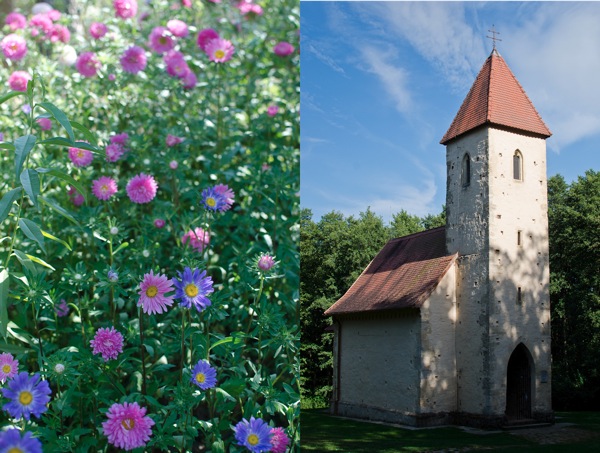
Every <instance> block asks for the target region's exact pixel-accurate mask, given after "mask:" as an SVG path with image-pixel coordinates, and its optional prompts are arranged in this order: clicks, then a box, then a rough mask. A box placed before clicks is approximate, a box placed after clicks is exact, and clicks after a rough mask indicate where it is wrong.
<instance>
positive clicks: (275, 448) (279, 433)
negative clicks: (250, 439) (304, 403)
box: [270, 428, 290, 453]
mask: <svg viewBox="0 0 600 453" xmlns="http://www.w3.org/2000/svg"><path fill="white" fill-rule="evenodd" d="M289 443H290V439H289V438H288V436H287V434H286V433H285V431H284V429H283V428H271V450H270V452H271V453H285V452H286V451H287V446H288V444H289Z"/></svg>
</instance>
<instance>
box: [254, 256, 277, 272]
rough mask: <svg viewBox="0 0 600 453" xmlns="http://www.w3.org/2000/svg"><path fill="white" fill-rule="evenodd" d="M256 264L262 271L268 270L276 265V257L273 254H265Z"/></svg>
mask: <svg viewBox="0 0 600 453" xmlns="http://www.w3.org/2000/svg"><path fill="white" fill-rule="evenodd" d="M256 265H257V266H258V269H259V270H260V271H262V272H268V271H270V270H271V269H272V268H273V266H275V259H274V257H272V256H271V255H268V254H263V255H261V256H260V257H259V258H258V262H257V263H256Z"/></svg>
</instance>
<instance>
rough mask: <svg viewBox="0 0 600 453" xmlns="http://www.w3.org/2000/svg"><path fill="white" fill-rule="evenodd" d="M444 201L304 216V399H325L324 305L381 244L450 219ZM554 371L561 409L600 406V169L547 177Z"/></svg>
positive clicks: (328, 349)
mask: <svg viewBox="0 0 600 453" xmlns="http://www.w3.org/2000/svg"><path fill="white" fill-rule="evenodd" d="M445 222H446V219H445V209H442V212H441V213H440V214H437V215H427V216H425V217H419V216H416V215H411V214H409V213H407V212H406V211H404V210H403V211H400V212H399V213H397V214H395V215H394V216H393V217H392V221H391V222H390V223H389V224H388V225H386V224H384V222H383V219H382V218H381V217H380V216H377V215H376V214H375V213H373V212H372V211H371V210H370V209H369V208H368V209H367V210H366V211H365V212H362V213H360V214H359V216H358V218H355V217H354V216H348V217H346V216H344V215H343V214H342V213H340V212H335V211H332V212H330V213H328V214H326V215H324V216H323V217H321V219H319V220H318V221H314V220H313V219H312V212H311V211H310V210H308V209H303V210H302V212H301V216H300V228H301V229H300V256H301V267H300V324H301V329H302V337H301V340H302V342H301V355H300V358H301V367H302V368H301V389H302V404H303V407H305V408H308V407H313V406H323V405H327V404H328V401H329V397H330V394H331V389H332V387H331V380H332V375H333V360H332V349H333V333H332V332H331V331H330V330H329V329H328V328H329V327H330V325H331V319H330V318H328V317H325V316H324V315H323V312H324V311H325V310H326V309H327V308H329V307H330V306H331V305H332V304H333V303H334V302H335V301H336V300H338V299H339V298H340V297H341V296H342V295H343V294H344V293H345V292H346V290H347V289H348V288H349V287H350V285H352V283H353V282H354V281H355V280H356V278H357V277H358V276H359V275H360V273H361V272H362V271H363V270H364V268H365V267H366V266H367V265H368V264H369V262H370V261H371V260H372V259H373V257H374V256H375V255H376V254H377V252H379V250H381V248H382V247H383V245H384V244H385V243H386V242H387V241H388V240H389V239H392V238H394V237H401V236H406V235H408V234H412V233H416V232H419V231H423V230H426V229H430V228H435V227H438V226H442V225H445ZM548 223H549V235H550V301H551V315H552V327H551V328H552V360H553V362H552V376H553V404H554V408H555V410H561V409H563V410H564V409H570V410H573V409H596V410H598V409H599V408H600V360H599V359H600V173H599V172H596V171H593V170H589V171H587V172H586V173H585V175H584V176H580V177H579V178H578V179H577V180H576V181H574V182H572V183H571V184H567V183H566V182H565V179H564V178H563V177H562V176H560V175H556V176H553V177H551V178H549V179H548Z"/></svg>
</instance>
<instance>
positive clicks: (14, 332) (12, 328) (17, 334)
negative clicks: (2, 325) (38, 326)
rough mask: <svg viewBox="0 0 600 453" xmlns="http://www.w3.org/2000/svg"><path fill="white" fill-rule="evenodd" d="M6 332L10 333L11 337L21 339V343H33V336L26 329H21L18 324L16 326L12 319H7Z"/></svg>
mask: <svg viewBox="0 0 600 453" xmlns="http://www.w3.org/2000/svg"><path fill="white" fill-rule="evenodd" d="M8 333H10V335H11V336H12V337H13V338H16V339H17V340H19V341H22V342H23V343H27V344H33V343H34V341H33V337H32V336H31V335H29V333H28V332H27V331H26V330H23V329H21V328H20V327H19V326H17V325H16V324H15V323H14V322H12V321H8Z"/></svg>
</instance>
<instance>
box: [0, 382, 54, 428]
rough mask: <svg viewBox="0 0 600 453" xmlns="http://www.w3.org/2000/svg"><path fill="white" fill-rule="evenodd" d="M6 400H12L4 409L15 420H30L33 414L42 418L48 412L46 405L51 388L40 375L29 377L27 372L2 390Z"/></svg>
mask: <svg viewBox="0 0 600 453" xmlns="http://www.w3.org/2000/svg"><path fill="white" fill-rule="evenodd" d="M1 390H2V394H3V395H4V397H5V398H8V399H9V400H11V401H10V402H8V403H6V404H5V405H4V406H3V407H2V408H3V409H4V410H5V411H6V412H8V413H9V414H10V416H11V417H13V418H21V417H23V418H25V420H29V418H30V416H31V414H33V415H35V416H36V417H37V418H40V416H41V415H42V413H44V412H46V409H47V407H46V404H47V403H48V401H50V393H51V391H50V386H49V385H48V382H46V381H42V380H41V378H40V375H39V374H38V373H36V374H34V375H33V376H31V377H29V374H28V373H27V372H25V371H23V372H21V373H19V374H17V375H16V376H15V377H14V378H12V379H11V380H10V381H8V386H7V387H5V388H3V389H1Z"/></svg>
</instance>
